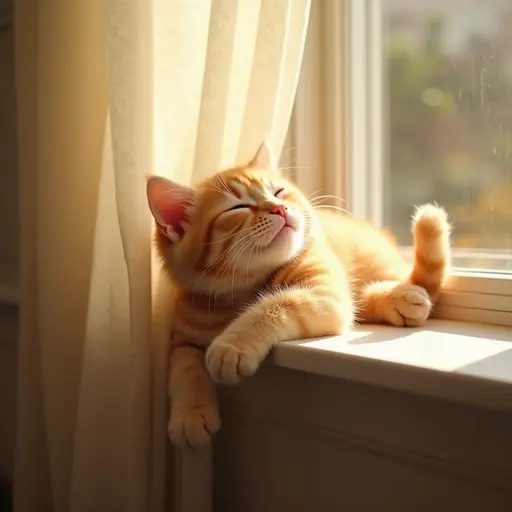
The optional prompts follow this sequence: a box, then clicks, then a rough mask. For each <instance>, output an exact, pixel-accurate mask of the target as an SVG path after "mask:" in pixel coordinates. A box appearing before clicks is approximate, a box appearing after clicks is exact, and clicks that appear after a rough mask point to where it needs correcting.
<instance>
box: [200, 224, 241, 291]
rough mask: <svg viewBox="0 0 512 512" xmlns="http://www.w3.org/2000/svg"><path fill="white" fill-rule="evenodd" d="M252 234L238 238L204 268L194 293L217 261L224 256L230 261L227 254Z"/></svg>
mask: <svg viewBox="0 0 512 512" xmlns="http://www.w3.org/2000/svg"><path fill="white" fill-rule="evenodd" d="M249 236H250V233H249V234H248V235H245V236H244V237H242V238H241V239H240V240H238V241H237V242H235V243H234V244H233V245H231V246H229V248H228V249H227V250H226V251H223V252H221V253H220V254H219V255H218V256H217V257H216V258H215V259H214V260H213V261H212V262H211V263H210V264H209V265H207V266H206V268H205V269H204V270H203V272H202V274H201V275H200V276H199V279H198V280H197V281H196V284H195V286H194V289H193V294H195V291H196V289H197V286H198V285H199V283H200V281H201V280H202V279H203V278H204V276H205V275H206V274H207V273H208V272H209V271H210V270H211V269H212V268H213V267H214V266H215V264H216V263H217V261H218V260H219V259H220V258H222V257H225V258H226V261H229V260H227V256H228V255H229V253H230V252H231V251H232V250H233V249H234V248H235V247H236V246H237V245H238V244H239V243H241V242H243V241H244V240H246V239H247V238H248V237H249ZM226 261H225V262H224V263H223V264H222V266H221V267H220V269H222V267H223V266H224V265H225V264H226ZM220 269H219V270H217V273H216V274H215V277H217V275H218V273H219V271H220Z"/></svg>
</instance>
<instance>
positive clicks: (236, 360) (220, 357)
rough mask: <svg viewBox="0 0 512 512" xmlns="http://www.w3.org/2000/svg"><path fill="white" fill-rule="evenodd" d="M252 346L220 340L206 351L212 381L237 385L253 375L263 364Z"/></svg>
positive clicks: (215, 341) (214, 342)
mask: <svg viewBox="0 0 512 512" xmlns="http://www.w3.org/2000/svg"><path fill="white" fill-rule="evenodd" d="M261 359H262V357H260V356H259V355H258V354H257V352H256V351H255V349H254V348H253V347H252V346H251V345H243V346H238V345H235V344H232V343H229V342H226V341H222V340H220V339H217V340H214V341H213V343H212V344H211V345H210V347H209V348H208V350H207V351H206V367H207V368H208V372H209V373H210V375H211V377H212V379H213V380H214V381H215V382H217V383H220V384H237V383H238V382H240V381H241V380H242V379H244V378H246V377H249V376H250V375H252V374H253V373H254V372H255V371H256V370H257V369H258V366H259V364H260V362H261Z"/></svg>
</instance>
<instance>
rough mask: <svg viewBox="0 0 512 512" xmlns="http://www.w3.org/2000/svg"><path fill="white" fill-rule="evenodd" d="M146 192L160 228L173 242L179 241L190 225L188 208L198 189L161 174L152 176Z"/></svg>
mask: <svg viewBox="0 0 512 512" xmlns="http://www.w3.org/2000/svg"><path fill="white" fill-rule="evenodd" d="M146 193H147V196H148V204H149V209H150V210H151V213H152V214H153V217H154V218H155V221H156V223H157V226H158V228H159V229H160V231H161V232H162V233H163V234H164V235H166V236H167V237H168V238H169V239H170V240H171V241H172V242H176V241H178V240H179V239H180V238H181V237H182V236H183V235H184V234H185V230H186V229H187V227H188V220H189V219H188V218H187V216H188V208H189V206H190V203H191V202H192V201H193V199H194V196H195V194H196V191H195V190H194V189H193V188H191V187H186V186H184V185H180V184H179V183H176V182H174V181H171V180H168V179H166V178H162V177H160V176H150V177H149V178H148V181H147V185H146Z"/></svg>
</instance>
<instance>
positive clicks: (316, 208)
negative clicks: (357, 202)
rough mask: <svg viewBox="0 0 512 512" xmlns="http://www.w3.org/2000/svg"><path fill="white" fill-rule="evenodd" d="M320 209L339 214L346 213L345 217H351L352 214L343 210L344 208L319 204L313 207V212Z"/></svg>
mask: <svg viewBox="0 0 512 512" xmlns="http://www.w3.org/2000/svg"><path fill="white" fill-rule="evenodd" d="M320 208H331V209H332V210H337V211H339V212H343V213H346V214H347V215H350V216H351V217H352V213H351V212H349V211H348V210H345V208H341V207H340V206H334V205H333V204H321V205H317V206H313V209H314V210H319V209H320Z"/></svg>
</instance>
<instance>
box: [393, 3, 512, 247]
mask: <svg viewBox="0 0 512 512" xmlns="http://www.w3.org/2000/svg"><path fill="white" fill-rule="evenodd" d="M503 14H504V16H503V18H502V21H503V26H504V29H503V30H499V31H497V33H496V34H493V36H492V37H482V36H481V35H476V34H474V35H469V36H468V37H467V40H466V41H465V43H464V45H463V48H462V49H461V50H460V51H458V52H457V53H455V54H454V53H451V54H450V53H448V52H447V51H446V49H445V45H444V36H445V33H446V29H445V26H444V24H443V20H442V19H441V18H432V19H430V20H428V21H427V22H425V25H424V33H423V36H422V37H418V38H417V39H416V40H415V41H413V40H412V39H411V38H410V37H408V38H406V37H404V36H400V35H398V34H400V31H394V30H393V27H392V26H391V30H390V37H389V38H388V40H387V48H386V56H385V63H386V69H385V72H386V74H387V77H386V78H387V84H388V88H389V89H388V91H387V95H388V97H389V105H388V116H389V117H388V123H387V124H386V126H388V130H389V131H388V133H385V137H386V139H387V142H388V144H389V154H388V155H387V158H388V165H389V174H388V178H389V179H388V182H387V184H386V196H387V201H386V204H387V205H388V207H387V212H386V216H387V219H386V221H387V222H386V223H387V224H388V225H390V226H391V227H392V229H393V231H394V232H395V233H396V234H397V235H398V237H399V240H400V242H401V243H402V244H406V245H408V244H410V232H409V218H410V215H411V213H412V207H413V205H414V204H420V203H423V202H426V201H432V200H435V201H437V202H438V203H439V204H441V205H443V206H445V207H446V209H447V210H448V212H449V214H450V216H451V219H452V221H453V223H454V225H455V229H454V245H455V246H456V247H459V248H490V249H498V248H499V249H506V250H507V251H512V111H511V109H512V11H510V13H503Z"/></svg>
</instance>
